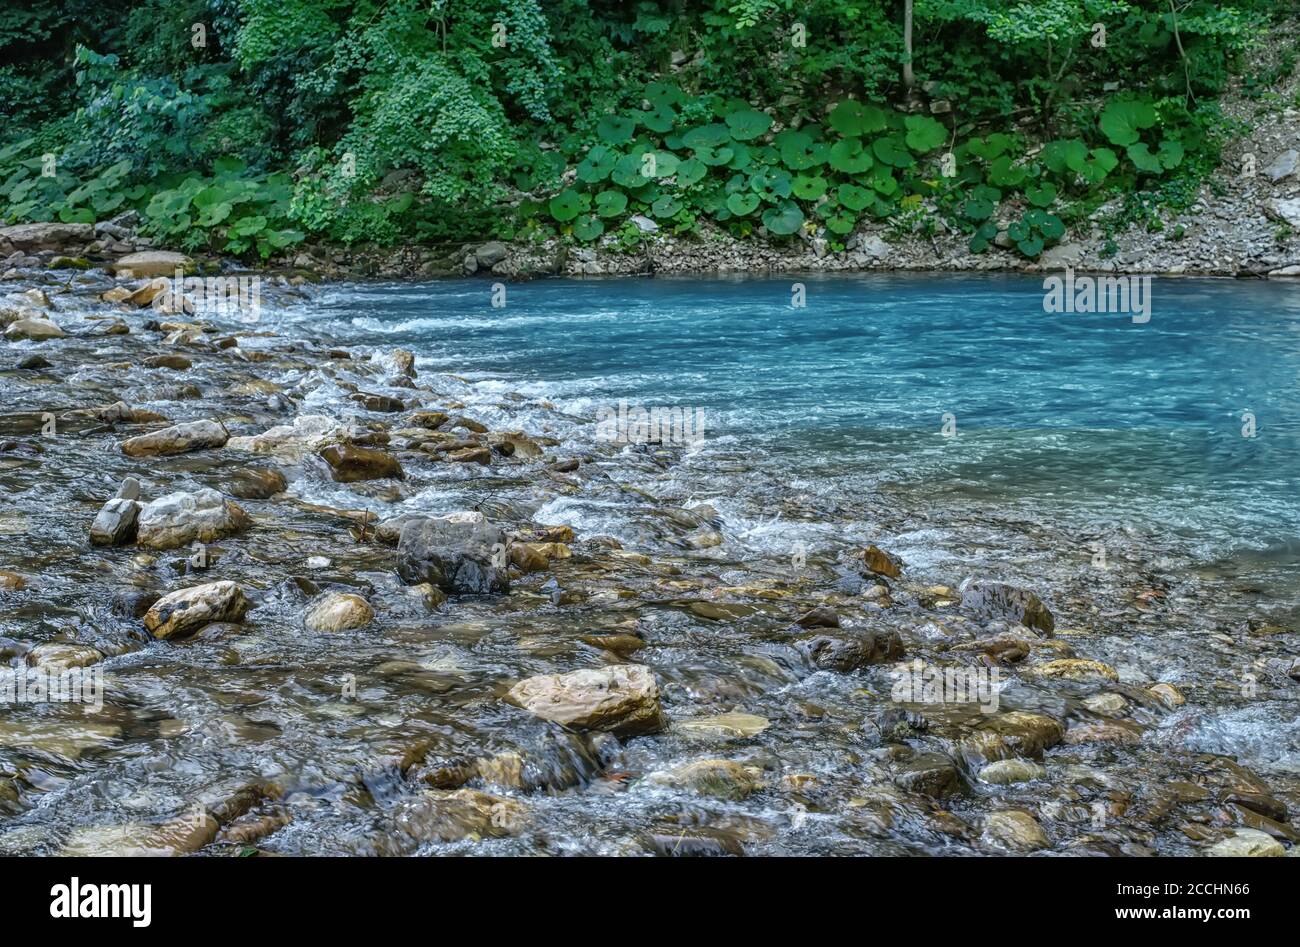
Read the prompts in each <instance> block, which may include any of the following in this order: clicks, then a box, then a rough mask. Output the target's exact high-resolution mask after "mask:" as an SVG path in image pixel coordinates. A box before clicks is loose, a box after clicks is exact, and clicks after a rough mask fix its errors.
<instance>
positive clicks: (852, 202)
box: [835, 184, 875, 210]
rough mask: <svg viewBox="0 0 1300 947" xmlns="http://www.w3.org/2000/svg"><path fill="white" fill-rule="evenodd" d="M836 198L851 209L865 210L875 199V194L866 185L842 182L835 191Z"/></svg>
mask: <svg viewBox="0 0 1300 947" xmlns="http://www.w3.org/2000/svg"><path fill="white" fill-rule="evenodd" d="M835 199H836V200H838V201H839V202H840V204H841V205H843V206H844V207H847V208H848V209H849V210H863V209H864V208H866V207H867V205H869V204H870V203H871V202H872V201H873V200H875V196H874V195H873V194H872V193H871V192H870V191H869V190H867V189H866V188H865V187H858V185H856V184H841V185H840V186H839V188H838V189H837V190H836V191H835Z"/></svg>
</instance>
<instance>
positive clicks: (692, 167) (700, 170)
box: [677, 158, 709, 187]
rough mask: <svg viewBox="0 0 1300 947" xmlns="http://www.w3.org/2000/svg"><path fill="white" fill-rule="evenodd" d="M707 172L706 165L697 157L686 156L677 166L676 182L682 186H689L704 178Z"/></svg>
mask: <svg viewBox="0 0 1300 947" xmlns="http://www.w3.org/2000/svg"><path fill="white" fill-rule="evenodd" d="M708 173H709V168H708V165H706V164H705V163H704V162H703V161H701V160H700V159H699V158H687V159H686V160H685V161H683V162H682V163H681V164H680V165H678V167H677V183H678V184H679V185H680V186H682V187H690V186H691V185H692V184H696V183H698V182H700V181H702V180H704V176H705V175H706V174H708Z"/></svg>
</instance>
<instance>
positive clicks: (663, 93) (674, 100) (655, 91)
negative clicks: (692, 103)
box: [645, 82, 686, 105]
mask: <svg viewBox="0 0 1300 947" xmlns="http://www.w3.org/2000/svg"><path fill="white" fill-rule="evenodd" d="M645 97H646V98H647V99H648V100H649V101H650V103H651V104H652V105H679V104H681V103H682V102H683V101H685V99H686V96H684V95H683V94H682V90H681V89H679V88H677V86H675V85H673V84H672V83H669V82H652V83H650V84H649V85H647V86H646V87H645Z"/></svg>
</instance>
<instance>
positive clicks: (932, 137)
mask: <svg viewBox="0 0 1300 947" xmlns="http://www.w3.org/2000/svg"><path fill="white" fill-rule="evenodd" d="M903 124H904V126H906V128H907V136H906V138H905V141H906V142H907V147H909V148H911V149H912V150H913V151H915V152H917V153H918V154H925V153H926V152H927V151H933V150H934V149H935V148H938V147H939V146H940V145H942V144H943V143H944V142H946V141H947V140H948V129H947V128H946V127H944V125H943V123H942V122H939V121H936V120H935V119H933V118H931V117H930V116H929V115H909V116H907V118H905V119H903Z"/></svg>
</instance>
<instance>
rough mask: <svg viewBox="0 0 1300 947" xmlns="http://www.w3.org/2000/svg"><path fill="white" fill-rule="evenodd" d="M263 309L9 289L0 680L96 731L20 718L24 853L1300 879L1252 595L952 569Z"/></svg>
mask: <svg viewBox="0 0 1300 947" xmlns="http://www.w3.org/2000/svg"><path fill="white" fill-rule="evenodd" d="M267 283H268V285H267V286H266V287H265V289H264V296H263V299H262V305H263V306H264V307H265V310H264V312H263V313H262V316H261V318H260V319H259V320H258V321H257V322H256V323H247V322H245V323H241V322H239V321H238V320H237V319H233V320H232V319H230V318H227V317H222V316H204V315H202V314H195V315H191V316H183V315H179V314H177V315H168V314H166V313H159V312H158V311H156V310H154V309H153V308H150V307H145V308H143V309H142V308H138V307H137V306H136V305H134V304H132V303H129V302H126V301H125V300H124V299H122V294H123V293H126V292H131V291H134V290H135V288H136V286H137V281H136V279H135V278H132V279H130V280H127V279H125V278H123V279H115V278H113V277H111V276H109V275H107V274H106V273H104V272H103V271H101V270H95V269H92V270H88V271H86V272H84V273H81V274H79V275H77V276H75V277H74V278H73V279H71V280H66V281H65V279H63V278H60V277H59V274H56V273H53V272H49V271H47V272H44V273H39V274H31V275H27V276H24V277H23V278H22V279H21V280H17V281H11V282H10V285H9V286H6V287H5V289H6V290H9V291H10V293H11V294H12V293H17V294H18V295H17V296H16V297H15V296H13V295H10V296H9V297H8V298H7V299H6V301H5V303H4V306H5V307H6V312H8V313H10V314H16V316H15V317H14V318H10V316H9V315H6V317H5V318H6V326H7V327H6V341H5V342H3V343H2V345H3V348H2V349H0V353H2V356H3V358H2V361H0V397H2V398H3V401H4V403H5V405H6V407H5V412H4V415H3V418H2V423H3V429H2V430H0V434H3V437H0V486H3V488H4V490H5V493H6V495H7V496H8V497H9V498H10V502H9V504H8V506H7V510H6V512H5V513H4V514H3V517H2V518H0V527H2V528H3V533H4V535H5V536H6V538H7V540H8V541H7V542H6V544H5V555H4V560H3V563H2V566H3V568H2V570H0V655H2V656H3V657H4V659H5V663H6V664H7V665H8V667H7V668H6V669H0V670H7V671H8V672H9V673H11V674H13V673H17V672H20V671H21V672H22V673H24V674H29V673H34V672H41V671H52V672H57V671H58V670H60V669H67V668H73V667H78V668H83V669H99V670H101V671H102V673H103V694H102V696H103V701H102V705H101V706H99V707H98V708H94V707H87V706H82V705H77V704H72V705H66V704H65V705H52V704H42V703H39V702H36V703H28V704H23V705H20V706H18V707H16V708H6V712H5V715H4V720H3V722H2V723H0V813H2V815H0V819H2V820H3V821H0V851H2V852H4V853H6V854H9V853H39V854H52V853H67V854H75V853H86V852H112V853H137V852H156V851H163V852H172V853H175V852H199V851H202V852H204V853H208V854H230V855H234V854H255V853H257V852H261V851H264V852H267V853H282V854H405V853H421V854H433V853H443V852H464V853H480V852H482V853H495V854H539V853H549V854H566V853H589V854H629V855H630V854H676V855H680V854H742V853H746V854H808V853H818V854H850V853H878V854H886V853H887V854H936V853H952V854H978V853H987V854H993V853H1006V852H1035V851H1052V852H1058V853H1073V854H1101V855H1143V854H1152V853H1155V854H1184V855H1190V854H1202V853H1210V854H1227V853H1244V854H1256V855H1280V854H1284V853H1287V852H1294V851H1296V850H1297V849H1296V848H1295V847H1294V843H1295V842H1297V841H1300V835H1298V834H1297V832H1296V830H1295V829H1294V828H1293V827H1292V826H1291V825H1290V822H1289V813H1290V812H1292V811H1294V808H1295V806H1296V805H1300V779H1298V778H1297V776H1296V771H1295V768H1294V766H1293V765H1292V764H1291V763H1290V762H1288V761H1289V760H1291V759H1292V757H1291V755H1290V754H1291V753H1292V751H1293V747H1291V746H1290V745H1289V742H1288V741H1289V740H1290V739H1291V737H1290V736H1289V735H1288V734H1289V733H1290V731H1279V730H1277V729H1276V727H1275V726H1271V725H1270V724H1269V723H1268V721H1273V722H1274V724H1275V723H1276V721H1277V720H1279V719H1282V717H1283V716H1285V714H1284V713H1283V712H1281V711H1279V710H1278V709H1277V708H1278V707H1289V706H1290V703H1289V701H1291V700H1292V698H1293V693H1294V687H1295V684H1294V680H1293V678H1294V676H1295V674H1296V670H1295V666H1294V640H1295V638H1294V635H1295V632H1294V630H1293V629H1291V628H1290V627H1286V626H1284V625H1281V624H1278V623H1276V622H1275V621H1274V620H1271V619H1270V618H1269V614H1268V610H1267V608H1266V607H1265V606H1266V605H1267V602H1260V601H1259V600H1258V599H1257V598H1255V597H1252V595H1251V594H1250V593H1249V592H1248V591H1245V590H1242V589H1241V588H1240V587H1239V586H1240V583H1239V581H1238V577H1237V575H1238V574H1237V573H1236V572H1232V571H1230V572H1229V573H1227V574H1222V575H1217V576H1216V575H1215V573H1214V572H1213V571H1212V570H1207V569H1206V568H1205V567H1204V564H1200V565H1197V564H1196V563H1193V562H1191V561H1188V560H1186V559H1185V558H1183V557H1182V556H1181V555H1180V554H1179V553H1178V552H1177V550H1176V549H1174V548H1173V547H1171V546H1169V545H1167V544H1165V543H1164V542H1163V540H1162V539H1161V538H1160V537H1159V536H1153V535H1147V534H1142V535H1135V534H1125V533H1124V532H1122V531H1120V532H1117V533H1116V535H1115V537H1114V538H1113V539H1111V538H1109V537H1108V538H1107V543H1108V545H1107V554H1108V555H1109V556H1110V557H1111V561H1112V563H1114V564H1115V566H1116V568H1112V569H1109V570H1106V571H1103V572H1096V571H1093V570H1089V569H1083V568H1080V567H1079V564H1078V554H1077V549H1076V548H1075V547H1076V546H1077V544H1078V536H1077V535H1075V534H1074V533H1073V532H1072V531H1071V529H1070V528H1068V527H1065V526H1062V525H1058V524H1053V523H1051V522H1026V521H1025V520H1024V516H1023V511H1018V510H1014V509H1012V510H1000V509H998V508H997V507H995V506H994V505H992V504H991V503H985V504H976V503H972V502H971V501H970V500H969V499H967V498H962V497H958V498H955V501H954V505H953V507H952V518H951V519H950V520H949V522H950V523H951V525H952V526H953V528H954V529H957V530H959V531H960V532H963V533H965V534H966V535H967V536H968V537H969V539H967V540H964V541H960V542H958V543H955V544H953V545H952V546H950V547H949V548H948V549H946V551H945V555H944V556H939V557H933V556H932V557H929V558H928V561H927V558H926V557H922V556H920V555H919V553H912V552H911V551H910V550H911V549H913V548H916V549H918V550H919V549H920V548H921V547H920V546H919V545H917V544H918V542H919V537H920V536H922V535H924V534H925V532H926V531H927V530H930V529H932V528H933V527H932V526H931V524H928V523H926V519H927V518H928V517H929V516H931V515H933V514H934V513H935V511H936V508H935V506H934V500H933V498H931V501H930V503H929V504H928V508H920V509H918V508H915V507H914V506H913V505H912V503H911V501H909V500H908V499H907V498H906V497H903V496H901V495H898V494H897V493H891V492H889V491H882V492H879V493H873V494H869V495H859V494H857V493H843V494H840V493H831V494H828V493H826V491H825V490H824V489H818V488H817V486H816V485H815V484H814V485H808V484H805V485H802V486H799V487H798V488H797V490H792V488H791V484H789V483H788V482H787V481H786V480H785V479H783V478H782V477H781V476H778V475H777V474H776V473H774V472H773V471H770V470H768V469H766V468H765V467H764V466H763V465H762V463H761V462H760V461H761V458H755V457H754V456H752V452H751V451H750V450H748V449H747V448H746V446H745V444H744V443H736V442H734V441H731V440H728V441H727V442H725V443H724V444H722V445H721V450H722V453H716V452H705V453H701V452H700V451H699V449H698V445H696V444H693V443H684V444H682V443H653V444H651V443H638V442H637V439H636V438H632V439H631V440H630V441H629V442H619V441H618V440H617V439H614V440H610V439H602V438H599V437H597V436H596V433H595V432H596V428H597V424H596V419H595V417H593V416H590V415H587V414H583V413H576V412H574V411H572V410H569V409H567V408H566V407H565V406H564V405H563V404H557V403H555V402H554V401H552V400H551V399H550V398H548V397H546V396H544V395H541V394H537V393H532V394H530V393H529V392H528V391H526V390H519V389H517V388H515V387H513V386H508V385H501V384H499V383H492V382H489V381H483V382H479V381H475V380H472V378H471V377H466V374H465V373H466V372H469V373H471V374H472V373H473V372H474V369H475V368H476V366H474V365H473V364H466V365H464V366H463V368H462V369H461V370H460V371H455V372H452V371H447V370H443V371H428V370H426V369H424V368H421V367H419V365H418V364H417V359H416V357H415V354H414V353H413V352H411V351H404V350H394V349H392V348H391V347H384V346H373V345H364V344H358V343H356V342H355V341H353V340H351V339H349V338H348V337H346V336H345V335H343V334H342V333H340V334H338V335H336V336H334V337H331V336H330V335H328V334H327V333H325V332H324V331H322V330H321V328H320V327H319V325H315V324H314V323H313V319H312V318H311V316H312V314H313V312H314V311H317V310H318V308H319V307H320V306H321V305H322V299H323V297H322V296H320V295H318V291H317V290H315V289H313V288H311V287H299V288H293V287H290V286H288V285H285V284H282V283H281V282H280V281H279V280H268V281H267ZM324 289H326V290H327V291H328V292H329V293H330V294H331V301H330V305H331V306H332V307H338V306H340V305H343V306H346V305H349V303H348V300H349V299H350V298H351V297H350V296H349V295H348V294H349V292H350V291H351V290H350V288H349V287H346V286H342V287H326V288H324ZM522 291H523V290H520V292H522ZM429 293H430V295H429V297H428V305H430V306H435V307H436V306H437V305H438V296H437V288H436V285H435V286H433V287H431V288H430V290H429ZM106 297H107V298H106ZM340 297H341V299H340ZM114 299H116V300H117V301H109V300H114ZM352 305H355V306H356V307H357V308H358V312H359V313H360V312H364V313H365V314H366V317H367V318H371V317H372V315H371V314H372V313H373V312H374V309H373V305H374V303H373V300H369V301H366V302H364V303H363V301H362V300H361V299H358V300H356V301H355V302H354V303H352ZM363 305H364V307H365V308H364V309H363V308H362V307H363ZM180 308H181V309H182V310H183V308H184V307H183V306H182V307H180ZM353 318H360V316H357V317H351V316H349V315H348V314H347V310H346V309H345V316H344V318H343V320H342V322H341V323H340V325H343V326H346V325H348V324H349V323H350V322H352V321H353ZM15 327H17V328H15ZM51 327H52V328H51ZM774 515H775V516H777V518H778V519H779V520H780V521H781V523H782V525H781V530H780V533H779V537H780V541H779V542H776V543H766V544H765V543H762V542H759V541H758V540H759V539H762V538H763V537H764V536H765V535H767V533H768V532H769V531H770V529H771V521H772V517H773V516H774ZM944 516H945V518H946V517H947V516H948V514H947V513H945V514H944ZM908 536H910V537H912V538H911V539H910V540H907V539H905V538H904V537H908ZM805 537H806V539H807V541H806V542H804V539H805ZM899 548H907V549H909V553H908V554H907V555H901V554H900V553H899V552H898V551H897V550H898V549H899ZM909 559H912V560H913V561H909ZM1157 668H1159V671H1158V676H1157V674H1156V669H1157ZM1243 675H1245V676H1244V677H1243ZM1248 683H1249V684H1250V685H1251V686H1249V687H1248V686H1247V684H1248ZM1248 691H1249V693H1248ZM1270 732H1271V737H1270V736H1269V733H1270ZM1239 752H1240V753H1245V754H1247V755H1249V757H1250V760H1251V762H1249V763H1243V762H1241V761H1240V760H1239V759H1238V758H1235V757H1236V754H1238V753H1239Z"/></svg>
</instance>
